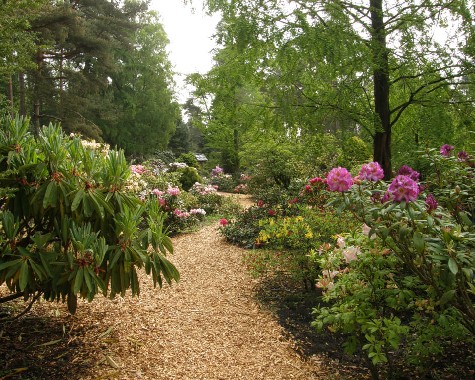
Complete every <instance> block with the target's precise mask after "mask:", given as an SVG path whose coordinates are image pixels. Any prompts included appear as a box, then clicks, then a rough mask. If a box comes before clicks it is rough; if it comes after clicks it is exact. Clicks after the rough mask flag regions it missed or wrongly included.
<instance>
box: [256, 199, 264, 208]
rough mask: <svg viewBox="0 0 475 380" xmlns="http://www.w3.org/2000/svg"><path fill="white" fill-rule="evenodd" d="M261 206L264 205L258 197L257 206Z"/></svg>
mask: <svg viewBox="0 0 475 380" xmlns="http://www.w3.org/2000/svg"><path fill="white" fill-rule="evenodd" d="M262 206H264V201H263V200H262V199H259V200H258V201H257V207H262Z"/></svg>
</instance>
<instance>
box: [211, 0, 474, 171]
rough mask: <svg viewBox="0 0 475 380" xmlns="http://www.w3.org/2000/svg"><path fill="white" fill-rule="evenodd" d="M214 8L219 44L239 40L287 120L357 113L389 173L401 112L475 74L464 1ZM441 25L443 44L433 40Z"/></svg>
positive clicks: (356, 123) (355, 119)
mask: <svg viewBox="0 0 475 380" xmlns="http://www.w3.org/2000/svg"><path fill="white" fill-rule="evenodd" d="M208 9H209V11H210V12H216V11H220V12H221V13H222V14H223V21H222V22H221V24H220V28H219V30H218V33H217V34H218V41H219V42H221V43H222V44H223V49H230V48H231V46H234V47H240V51H241V52H242V54H243V55H245V57H241V58H240V59H241V60H242V61H244V60H245V59H246V58H247V59H249V60H250V59H252V62H254V63H255V72H256V74H255V76H254V77H256V76H259V77H260V78H261V80H260V83H261V84H262V85H263V88H262V89H260V91H261V92H262V93H263V94H265V95H268V96H267V97H266V100H267V101H269V100H270V101H271V102H272V103H271V104H272V105H273V106H274V107H276V108H279V109H282V110H285V112H287V113H290V114H291V115H292V116H293V117H292V116H287V117H285V119H287V120H290V121H293V122H294V123H295V121H297V123H299V124H301V125H299V128H304V129H307V126H309V127H308V128H310V126H311V125H312V124H314V125H318V124H320V125H322V126H323V127H325V124H324V121H325V120H328V117H330V118H336V119H337V120H338V119H340V120H351V123H350V124H349V127H350V128H352V129H354V130H360V131H361V130H364V131H366V133H368V134H369V135H370V136H371V138H372V140H373V158H374V160H375V161H378V162H379V163H381V165H382V166H383V168H384V171H385V176H386V178H388V177H389V176H390V175H391V172H392V164H391V158H392V157H391V146H392V130H393V127H394V126H395V125H396V124H397V123H398V122H399V120H400V119H401V117H402V116H403V115H404V114H405V113H406V112H407V111H408V110H409V109H411V108H414V107H425V106H426V105H427V103H428V102H429V101H432V102H433V101H434V100H437V97H436V95H435V94H438V93H440V92H457V91H458V88H459V87H460V86H462V85H463V84H464V83H465V79H467V78H469V77H470V74H471V73H473V65H469V64H467V63H468V62H467V56H466V54H465V52H464V50H463V49H461V48H460V46H464V45H465V44H466V43H467V41H468V40H469V39H470V38H473V37H472V30H471V28H472V25H471V20H472V19H473V15H472V14H471V13H470V11H469V7H468V6H467V4H466V2H465V1H457V0H454V1H440V2H435V1H418V0H411V1H391V2H383V1H382V0H370V1H342V0H333V1H306V0H299V1H291V2H284V1H280V0H273V1H266V2H261V1H259V2H253V1H249V0H237V1H232V2H229V1H224V0H222V1H220V0H215V1H208ZM449 25H450V26H451V27H449ZM452 27H453V28H452ZM439 30H441V31H443V32H445V33H446V34H447V35H448V36H449V37H448V38H447V39H446V41H445V42H444V43H441V42H440V41H438V40H437V39H436V38H432V37H433V36H434V34H435V33H436V31H439ZM218 54H219V53H218ZM227 62H230V61H227ZM220 64H222V63H220ZM250 78H252V77H251V76H248V77H247V79H248V80H249V79H250ZM395 94H397V95H398V96H394V95H395ZM465 101H470V99H468V100H464V102H465ZM454 103H455V98H452V99H451V101H450V102H449V104H447V103H444V102H442V103H441V105H444V106H445V107H446V106H451V105H453V104H454ZM266 104H267V105H268V104H269V103H267V102H266ZM304 113H306V114H307V120H305V116H304ZM297 115H298V116H297ZM296 116H297V118H296ZM285 119H284V120H285ZM318 120H320V121H318ZM286 122H287V121H286Z"/></svg>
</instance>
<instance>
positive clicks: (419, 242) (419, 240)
mask: <svg viewBox="0 0 475 380" xmlns="http://www.w3.org/2000/svg"><path fill="white" fill-rule="evenodd" d="M412 241H413V243H414V247H415V248H416V250H417V252H419V253H422V252H424V248H425V245H426V244H425V240H424V235H422V234H421V233H420V232H419V231H417V232H414V236H413V237H412Z"/></svg>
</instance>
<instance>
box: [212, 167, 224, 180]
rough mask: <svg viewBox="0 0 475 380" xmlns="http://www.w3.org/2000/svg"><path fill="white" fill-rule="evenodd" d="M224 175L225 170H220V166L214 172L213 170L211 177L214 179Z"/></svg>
mask: <svg viewBox="0 0 475 380" xmlns="http://www.w3.org/2000/svg"><path fill="white" fill-rule="evenodd" d="M223 174H224V170H223V168H220V167H219V166H216V167H215V168H214V169H213V170H211V176H212V177H219V176H222V175H223Z"/></svg>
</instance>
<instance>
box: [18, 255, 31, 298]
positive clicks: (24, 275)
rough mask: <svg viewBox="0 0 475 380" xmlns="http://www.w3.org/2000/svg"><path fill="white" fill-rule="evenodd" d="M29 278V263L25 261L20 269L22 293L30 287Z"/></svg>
mask: <svg viewBox="0 0 475 380" xmlns="http://www.w3.org/2000/svg"><path fill="white" fill-rule="evenodd" d="M28 276H29V270H28V261H26V260H23V263H22V264H21V268H20V278H19V285H20V290H21V291H24V290H25V289H26V286H27V285H28Z"/></svg>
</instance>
